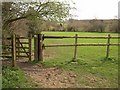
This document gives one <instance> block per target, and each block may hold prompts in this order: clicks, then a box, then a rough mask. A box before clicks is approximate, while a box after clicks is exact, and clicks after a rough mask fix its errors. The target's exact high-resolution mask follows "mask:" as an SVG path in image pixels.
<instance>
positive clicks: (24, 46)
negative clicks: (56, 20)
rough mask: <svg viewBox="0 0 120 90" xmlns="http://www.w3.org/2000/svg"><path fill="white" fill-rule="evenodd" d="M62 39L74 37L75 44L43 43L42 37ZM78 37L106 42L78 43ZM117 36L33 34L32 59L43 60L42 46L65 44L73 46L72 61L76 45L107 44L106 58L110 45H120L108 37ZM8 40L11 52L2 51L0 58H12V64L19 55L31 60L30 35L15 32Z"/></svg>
mask: <svg viewBox="0 0 120 90" xmlns="http://www.w3.org/2000/svg"><path fill="white" fill-rule="evenodd" d="M46 38H47V39H51V38H54V39H63V38H75V44H52V45H44V44H43V41H44V39H46ZM78 38H85V39H96V38H97V39H107V42H106V43H92V44H89V43H80V44H78ZM119 38H120V37H119V36H117V37H116V36H110V34H108V36H106V37H105V36H104V37H103V36H99V37H98V36H78V34H76V35H75V36H44V35H43V34H37V35H34V60H37V61H43V48H44V47H65V46H67V47H68V46H75V49H74V57H73V59H72V61H76V55H77V46H107V47H106V58H108V57H109V51H110V46H120V43H111V42H110V39H119ZM7 39H8V40H10V41H11V44H10V45H7V48H6V49H8V48H9V49H11V52H9V53H4V52H2V58H3V57H6V58H12V66H15V65H16V59H17V58H19V57H26V58H28V59H29V61H31V60H32V47H33V46H32V45H33V44H32V35H30V36H29V37H28V38H26V37H20V36H19V37H18V36H16V35H15V34H14V35H12V37H8V38H7Z"/></svg>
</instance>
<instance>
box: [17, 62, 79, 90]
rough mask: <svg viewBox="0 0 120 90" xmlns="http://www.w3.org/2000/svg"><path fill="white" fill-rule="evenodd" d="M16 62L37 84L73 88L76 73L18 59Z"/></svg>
mask: <svg viewBox="0 0 120 90" xmlns="http://www.w3.org/2000/svg"><path fill="white" fill-rule="evenodd" d="M17 64H18V65H19V66H20V67H21V68H22V69H23V70H24V71H25V73H26V74H27V75H28V76H30V77H31V78H32V79H33V80H34V81H35V82H36V83H37V84H38V85H39V86H43V87H45V88H68V87H72V88H75V87H76V86H77V83H76V80H75V79H76V75H75V74H74V73H73V72H67V71H64V70H61V69H59V68H56V67H53V68H46V67H44V66H42V65H40V64H35V65H32V64H29V63H27V62H25V61H24V62H23V61H21V60H18V62H17Z"/></svg>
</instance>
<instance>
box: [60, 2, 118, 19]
mask: <svg viewBox="0 0 120 90" xmlns="http://www.w3.org/2000/svg"><path fill="white" fill-rule="evenodd" d="M62 1H64V0H62ZM119 1H120V0H67V2H69V3H70V5H71V6H72V7H75V8H76V9H77V10H71V11H70V13H71V14H72V15H77V16H73V18H74V19H79V20H82V19H95V18H96V19H115V18H116V16H117V17H118V2H119ZM72 2H74V3H75V4H72Z"/></svg>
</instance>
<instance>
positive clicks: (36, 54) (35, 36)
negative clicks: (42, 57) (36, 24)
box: [34, 35, 38, 61]
mask: <svg viewBox="0 0 120 90" xmlns="http://www.w3.org/2000/svg"><path fill="white" fill-rule="evenodd" d="M34 60H36V61H38V37H37V35H34Z"/></svg>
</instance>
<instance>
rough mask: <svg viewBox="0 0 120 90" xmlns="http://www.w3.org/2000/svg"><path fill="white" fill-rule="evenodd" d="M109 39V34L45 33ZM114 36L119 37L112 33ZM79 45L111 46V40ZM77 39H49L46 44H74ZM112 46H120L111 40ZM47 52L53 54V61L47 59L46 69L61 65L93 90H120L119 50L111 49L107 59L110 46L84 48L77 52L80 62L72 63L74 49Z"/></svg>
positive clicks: (53, 49)
mask: <svg viewBox="0 0 120 90" xmlns="http://www.w3.org/2000/svg"><path fill="white" fill-rule="evenodd" d="M76 33H77V34H78V35H79V36H107V35H108V33H88V32H43V34H44V35H60V36H74V35H75V34H76ZM110 34H111V36H118V34H115V33H110ZM78 42H79V43H107V39H79V41H78ZM73 43H74V39H45V40H44V44H45V45H47V44H73ZM111 43H118V40H117V39H111ZM45 53H53V54H54V55H53V56H52V55H51V57H52V58H45V59H44V62H43V64H45V65H46V66H58V67H61V68H63V69H65V70H70V71H71V70H72V71H73V72H75V73H76V74H77V82H78V83H79V84H80V85H81V84H82V85H83V87H84V86H89V87H102V88H104V87H118V47H117V46H111V47H110V56H109V58H108V59H105V57H106V47H101V46H100V47H98V46H97V47H95V46H94V47H93V46H89V47H88V46H80V47H78V49H77V61H78V63H77V64H75V63H69V62H70V61H71V60H72V58H73V53H74V47H49V48H46V49H45Z"/></svg>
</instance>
